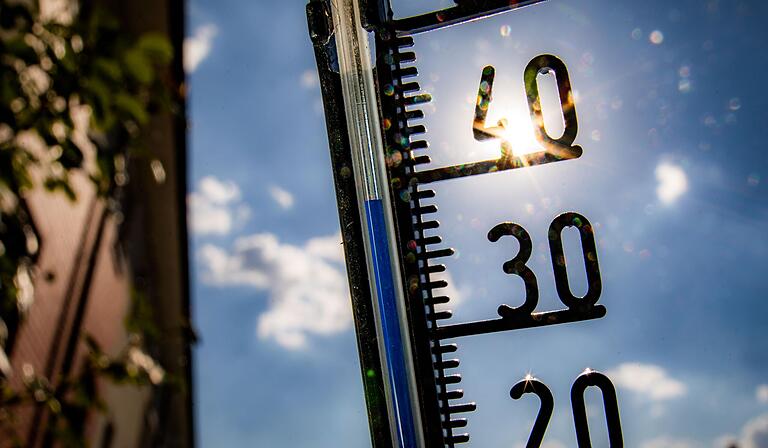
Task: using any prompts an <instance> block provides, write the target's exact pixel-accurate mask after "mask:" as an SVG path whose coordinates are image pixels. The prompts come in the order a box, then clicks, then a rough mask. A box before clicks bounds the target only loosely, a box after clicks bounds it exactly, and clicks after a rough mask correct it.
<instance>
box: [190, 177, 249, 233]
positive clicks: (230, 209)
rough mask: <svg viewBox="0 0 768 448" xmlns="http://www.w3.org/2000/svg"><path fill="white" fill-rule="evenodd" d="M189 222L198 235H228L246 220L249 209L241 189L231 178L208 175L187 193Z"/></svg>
mask: <svg viewBox="0 0 768 448" xmlns="http://www.w3.org/2000/svg"><path fill="white" fill-rule="evenodd" d="M187 205H188V206H189V225H190V229H191V230H192V232H193V233H195V234H197V235H226V234H228V233H229V232H230V231H231V230H232V228H233V227H234V225H235V224H236V223H241V222H243V221H245V220H246V219H247V218H248V216H249V215H250V209H249V208H248V207H247V206H245V205H244V204H241V203H240V189H239V188H238V187H237V185H235V183H234V182H231V181H223V180H220V179H217V178H215V177H213V176H206V177H204V178H202V179H201V180H200V182H198V185H197V191H195V192H193V193H190V194H189V195H188V196H187Z"/></svg>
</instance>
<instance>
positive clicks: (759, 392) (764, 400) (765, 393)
mask: <svg viewBox="0 0 768 448" xmlns="http://www.w3.org/2000/svg"><path fill="white" fill-rule="evenodd" d="M755 398H757V402H758V403H760V404H768V384H761V385H759V386H757V389H755Z"/></svg>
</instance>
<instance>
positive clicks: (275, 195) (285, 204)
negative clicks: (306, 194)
mask: <svg viewBox="0 0 768 448" xmlns="http://www.w3.org/2000/svg"><path fill="white" fill-rule="evenodd" d="M269 195H270V196H272V199H273V200H274V201H275V202H276V203H277V205H279V206H280V207H281V208H282V209H283V210H289V209H291V208H293V203H294V199H293V195H292V194H291V192H289V191H288V190H285V189H284V188H280V187H278V186H277V185H272V186H270V187H269Z"/></svg>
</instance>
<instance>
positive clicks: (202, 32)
mask: <svg viewBox="0 0 768 448" xmlns="http://www.w3.org/2000/svg"><path fill="white" fill-rule="evenodd" d="M218 32H219V30H218V28H217V27H216V25H214V24H212V23H208V24H205V25H201V26H199V27H197V28H195V32H194V33H193V34H192V36H190V37H187V38H186V39H184V70H185V71H186V72H187V73H192V72H194V71H195V70H197V67H198V66H199V65H200V63H201V62H203V60H204V59H205V58H206V57H208V54H209V53H210V52H211V47H212V45H213V39H214V38H215V37H216V35H217V34H218Z"/></svg>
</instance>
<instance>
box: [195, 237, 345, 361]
mask: <svg viewBox="0 0 768 448" xmlns="http://www.w3.org/2000/svg"><path fill="white" fill-rule="evenodd" d="M199 258H200V260H201V262H202V264H203V266H204V274H203V281H204V282H206V283H209V284H213V285H219V286H230V285H241V286H249V287H252V288H255V289H257V290H262V291H267V292H268V293H269V306H268V308H267V310H266V311H265V312H264V313H263V314H261V315H260V316H259V319H258V323H257V326H256V333H257V335H258V337H259V338H261V339H272V340H274V341H275V342H277V343H278V344H279V345H281V346H283V347H285V348H288V349H292V350H298V349H302V348H305V347H306V346H307V342H308V341H307V340H308V337H309V336H311V335H332V334H335V333H339V332H341V331H344V330H347V329H348V328H350V327H351V324H352V319H351V317H352V315H351V309H350V301H349V289H348V286H347V280H346V276H345V274H344V265H343V259H344V258H343V249H342V246H341V236H340V235H339V234H336V235H332V236H328V237H320V238H312V239H310V240H309V241H307V242H306V243H305V244H304V245H303V246H294V245H291V244H285V243H281V242H280V241H278V239H277V237H276V236H275V235H273V234H270V233H261V234H256V235H250V236H247V237H243V238H239V239H238V240H237V241H235V244H234V247H233V250H232V251H231V252H228V251H226V250H224V249H222V248H219V247H216V246H213V245H205V246H203V247H202V249H201V250H200V253H199Z"/></svg>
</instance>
